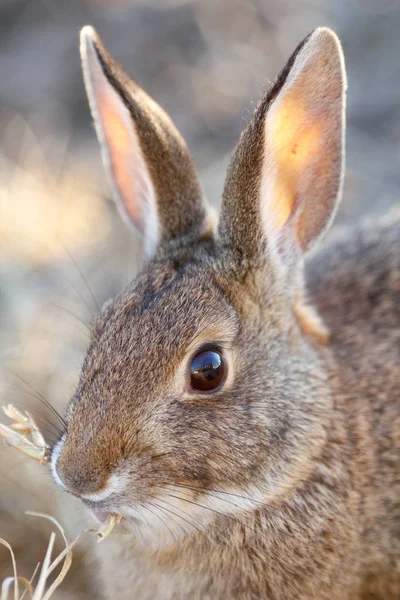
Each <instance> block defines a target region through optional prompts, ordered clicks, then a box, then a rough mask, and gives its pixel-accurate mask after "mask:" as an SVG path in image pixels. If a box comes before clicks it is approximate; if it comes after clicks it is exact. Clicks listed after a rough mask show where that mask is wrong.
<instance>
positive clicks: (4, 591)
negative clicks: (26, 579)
mask: <svg viewBox="0 0 400 600" xmlns="http://www.w3.org/2000/svg"><path fill="white" fill-rule="evenodd" d="M0 544H1V545H2V546H5V547H6V548H7V550H8V551H9V553H10V555H11V561H12V566H13V572H14V577H8V578H7V579H6V580H5V581H4V582H3V585H2V586H1V600H7V598H8V590H9V589H10V586H11V584H12V583H14V600H18V597H19V589H18V573H17V563H16V560H15V556H14V551H13V549H12V548H11V546H10V544H9V543H8V542H6V540H3V539H2V538H0Z"/></svg>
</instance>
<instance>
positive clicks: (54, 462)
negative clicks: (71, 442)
mask: <svg viewBox="0 0 400 600" xmlns="http://www.w3.org/2000/svg"><path fill="white" fill-rule="evenodd" d="M65 437H66V434H65V433H64V435H63V436H62V438H61V439H60V440H59V441H58V442H57V444H56V445H55V446H54V448H53V452H52V453H51V459H50V470H51V474H52V475H53V479H54V481H55V482H56V484H57V485H58V486H60V488H62V489H63V490H65V485H64V484H63V482H62V481H61V479H60V477H59V476H58V473H57V468H56V466H57V461H58V459H59V457H60V454H61V450H62V448H63V446H64V442H65Z"/></svg>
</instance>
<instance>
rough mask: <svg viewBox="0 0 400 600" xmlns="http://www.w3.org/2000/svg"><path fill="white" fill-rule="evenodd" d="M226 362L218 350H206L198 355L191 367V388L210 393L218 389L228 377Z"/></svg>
mask: <svg viewBox="0 0 400 600" xmlns="http://www.w3.org/2000/svg"><path fill="white" fill-rule="evenodd" d="M226 371H227V367H226V361H225V359H224V357H223V355H222V353H221V351H220V350H219V349H218V348H206V349H204V350H202V351H201V352H199V353H198V354H196V356H195V357H194V358H193V360H192V362H191V365H190V386H191V388H192V389H193V390H198V391H201V392H208V391H211V390H215V389H216V388H218V387H219V386H220V385H221V384H222V383H223V381H224V380H225V376H226Z"/></svg>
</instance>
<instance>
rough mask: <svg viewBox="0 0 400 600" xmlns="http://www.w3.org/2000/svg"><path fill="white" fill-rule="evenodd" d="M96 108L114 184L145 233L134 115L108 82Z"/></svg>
mask: <svg viewBox="0 0 400 600" xmlns="http://www.w3.org/2000/svg"><path fill="white" fill-rule="evenodd" d="M103 77H104V76H103ZM97 109H98V113H99V118H100V122H101V127H102V129H103V134H104V138H105V142H106V144H107V149H108V158H109V161H110V168H111V175H112V178H113V180H114V182H113V183H114V185H115V186H116V188H117V192H118V194H119V196H120V198H121V200H122V202H123V205H124V207H125V209H126V211H127V213H128V214H129V217H130V219H131V220H132V221H133V223H134V224H135V226H136V227H137V228H138V229H139V230H140V231H141V232H143V223H142V221H143V215H142V210H141V204H140V203H141V198H140V197H139V196H140V192H139V189H140V182H139V181H138V180H137V179H138V173H137V171H138V167H139V165H138V164H137V163H138V162H139V161H140V158H139V156H137V154H138V153H139V152H140V150H139V149H137V152H136V153H135V152H134V148H135V146H136V145H137V144H138V141H137V140H136V139H135V137H136V136H135V134H134V132H133V126H132V123H130V122H129V121H130V118H131V117H130V115H129V112H128V110H127V108H126V107H125V106H124V105H123V103H122V101H121V99H120V98H119V96H118V95H117V94H116V92H115V91H114V90H113V89H112V87H111V86H110V84H109V83H108V82H107V83H105V84H104V83H103V84H101V85H100V90H99V91H98V94H97ZM127 121H128V122H127ZM135 154H136V156H135ZM140 162H142V168H146V167H145V166H144V164H143V162H144V161H143V159H141V161H140ZM135 167H136V168H135ZM135 171H136V181H135Z"/></svg>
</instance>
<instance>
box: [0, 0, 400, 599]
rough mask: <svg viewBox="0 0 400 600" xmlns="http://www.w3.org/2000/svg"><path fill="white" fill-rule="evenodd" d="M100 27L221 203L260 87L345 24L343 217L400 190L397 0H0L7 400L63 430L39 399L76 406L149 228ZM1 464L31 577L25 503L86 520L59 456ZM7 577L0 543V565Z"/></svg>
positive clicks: (2, 529)
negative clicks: (106, 121) (83, 53)
mask: <svg viewBox="0 0 400 600" xmlns="http://www.w3.org/2000/svg"><path fill="white" fill-rule="evenodd" d="M86 24H91V25H93V26H95V27H96V29H97V30H98V32H99V33H100V35H101V37H102V38H103V41H104V42H105V44H106V45H107V46H108V47H109V49H110V51H111V53H112V54H113V55H114V57H115V58H116V59H117V60H118V61H120V62H121V63H122V65H123V66H124V67H125V69H126V70H127V71H128V73H130V74H131V75H132V76H133V77H134V78H135V80H136V81H137V82H138V83H139V84H141V85H142V86H143V87H144V88H145V89H146V91H147V92H149V93H150V94H151V95H152V96H153V97H154V98H155V99H156V100H157V102H159V103H160V104H161V105H162V106H163V107H164V108H165V109H166V110H167V111H168V112H169V113H170V115H171V116H172V118H173V120H174V121H175V122H176V124H177V125H178V128H179V129H180V130H181V132H182V133H183V135H184V137H185V138H186V140H187V142H188V144H189V147H190V149H191V150H192V152H193V155H194V157H195V160H196V163H197V165H198V167H199V169H200V172H201V176H202V181H203V184H204V188H205V191H206V194H207V196H208V197H209V199H210V200H211V202H213V203H214V204H216V205H218V203H219V200H220V196H221V191H222V186H223V181H224V172H225V167H226V164H227V161H228V159H229V156H230V154H231V151H232V148H233V146H234V144H235V141H236V140H237V138H238V136H239V133H240V131H241V130H242V129H243V127H244V126H245V124H246V122H247V120H248V119H249V117H250V115H251V113H252V111H253V109H254V106H255V103H257V101H258V100H259V98H260V96H261V93H262V92H263V91H264V90H265V88H266V87H267V86H268V84H269V82H270V81H271V80H272V79H273V78H274V77H275V76H276V75H277V73H278V71H279V70H280V69H281V68H282V66H283V65H284V63H285V61H286V59H287V58H288V56H289V55H290V53H291V52H292V50H293V49H294V48H295V46H296V45H297V44H298V42H299V41H300V40H301V39H302V38H303V37H304V36H305V35H306V34H307V33H308V32H309V31H310V30H312V29H313V28H314V27H316V26H318V25H328V26H330V27H333V28H334V29H335V30H336V31H337V33H338V34H339V37H340V38H341V40H342V43H343V47H344V52H345V56H346V63H347V71H348V82H349V93H348V136H347V175H346V180H345V192H344V201H343V203H342V207H341V211H340V214H339V218H338V221H337V222H339V223H340V222H342V223H345V222H351V221H354V220H356V219H358V218H360V217H361V216H364V215H367V214H369V215H371V214H372V215H375V214H376V215H378V214H383V213H385V212H386V211H388V210H389V208H390V207H391V206H392V205H393V204H394V203H396V202H398V198H399V187H400V170H399V163H400V60H399V56H400V36H399V30H400V1H399V0H379V1H377V0H358V1H357V0H314V1H313V0H296V1H294V0H292V1H291V0H142V1H139V0H136V1H134V0H35V1H32V0H1V1H0V401H1V402H0V403H1V404H3V403H6V402H15V403H17V404H22V405H24V406H27V407H30V408H31V409H32V410H33V411H35V413H37V414H38V419H39V420H40V423H41V424H45V423H44V420H45V419H47V418H48V419H50V420H51V421H52V423H53V425H48V426H47V433H48V436H49V439H52V438H53V437H55V436H56V435H57V432H56V430H55V428H54V424H57V420H56V419H55V418H54V417H53V416H52V414H51V412H50V411H47V412H46V411H45V409H44V406H43V402H42V400H41V398H40V397H41V396H42V395H43V396H44V397H45V398H46V399H47V400H48V401H49V402H51V403H52V404H53V405H54V406H56V407H57V408H58V409H60V410H63V409H64V407H65V406H66V403H67V401H68V398H69V397H70V395H71V394H72V392H73V390H74V385H75V383H76V380H77V376H78V373H79V366H80V362H81V360H82V357H83V355H84V352H85V347H86V344H87V329H86V325H87V324H88V323H90V320H91V318H92V316H93V314H94V313H95V312H96V311H97V305H101V304H102V302H103V301H104V300H106V299H107V298H108V297H110V296H111V295H113V294H114V293H115V292H116V291H118V290H119V289H120V288H121V287H122V286H123V285H124V284H125V283H126V282H128V281H129V280H130V279H131V278H132V276H133V275H134V273H135V271H136V270H137V268H138V264H140V241H139V240H138V239H137V238H136V237H135V236H134V235H133V234H130V232H129V231H128V230H127V229H126V227H125V226H124V225H123V224H122V223H120V220H119V217H118V216H117V215H116V213H115V210H114V206H113V204H112V202H111V200H110V194H109V190H108V187H107V185H106V184H105V181H104V176H103V171H102V167H101V161H100V154H99V151H98V146H97V142H96V139H95V134H94V130H93V127H92V124H91V119H90V117H89V112H88V108H87V102H86V97H85V93H84V88H83V83H82V77H81V71H80V61H79V52H78V33H79V29H80V28H81V27H82V26H83V25H86ZM0 462H1V465H2V466H1V467H0V486H1V487H0V537H4V538H6V539H7V540H8V541H10V542H11V543H12V544H13V545H14V547H15V549H16V551H17V558H18V560H19V561H20V563H21V564H22V565H23V569H22V570H23V571H24V569H25V572H23V573H22V574H24V575H28V574H29V572H31V571H32V570H33V568H34V566H35V564H36V562H37V561H38V560H41V559H42V558H43V548H44V546H45V543H46V539H47V536H48V533H49V530H50V528H49V527H47V529H46V526H43V524H38V522H37V521H34V522H33V521H32V518H28V517H25V516H24V511H25V510H26V509H39V510H43V511H45V512H49V513H51V514H55V515H56V516H57V515H58V516H59V517H60V519H61V520H62V522H63V524H64V525H66V527H67V529H68V532H69V533H71V534H72V533H73V532H74V531H76V530H78V529H79V528H80V527H81V525H82V523H83V522H85V518H86V517H85V515H83V514H82V515H81V516H79V511H80V505H78V504H75V503H74V502H73V500H70V499H69V500H68V502H67V503H65V499H64V498H63V497H62V496H60V495H59V494H57V493H56V492H55V489H54V486H53V485H52V484H51V482H50V479H49V476H48V474H47V471H46V473H45V472H44V470H43V469H42V468H41V467H40V465H35V464H33V465H32V464H31V463H30V462H29V460H27V461H25V460H24V458H23V457H20V456H17V457H15V456H14V452H12V451H11V452H10V451H9V450H7V449H6V448H5V447H3V444H2V443H1V444H0ZM72 514H73V518H69V516H68V515H72ZM60 515H61V516H60ZM77 515H78V516H77ZM74 528H75V529H74ZM82 558H83V559H85V560H86V559H87V553H85V551H82ZM78 562H79V561H78ZM78 567H79V564H78ZM89 573H90V571H89ZM6 574H7V575H8V574H10V564H9V561H8V557H7V554H6V550H5V549H0V580H1V579H2V578H3V577H4V575H6ZM87 578H88V576H86V575H84V576H81V577H78V576H76V577H75V578H69V579H67V582H66V587H65V589H67V590H68V591H67V592H65V594H66V595H65V596H63V595H62V592H60V594H59V595H58V596H57V597H59V598H61V597H65V598H71V597H72V596H71V594H72V592H74V594H75V595H74V596H73V597H76V598H78V597H82V598H83V597H92V596H91V594H92V593H93V592H92V591H91V585H92V583H91V581H90V576H89V581H88V580H87ZM78 589H79V593H78V591H77V590H78ZM85 593H86V594H88V595H87V596H85Z"/></svg>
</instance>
